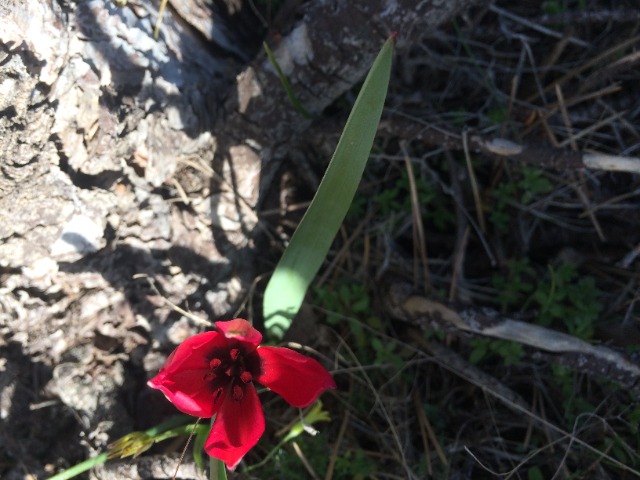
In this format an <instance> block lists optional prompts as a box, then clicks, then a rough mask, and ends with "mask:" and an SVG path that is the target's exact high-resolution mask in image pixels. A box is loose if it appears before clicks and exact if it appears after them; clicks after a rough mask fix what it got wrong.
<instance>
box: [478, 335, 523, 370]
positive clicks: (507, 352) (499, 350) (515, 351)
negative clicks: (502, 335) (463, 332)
mask: <svg viewBox="0 0 640 480" xmlns="http://www.w3.org/2000/svg"><path fill="white" fill-rule="evenodd" d="M469 343H470V345H471V347H472V350H471V353H470V354H469V361H470V362H471V363H479V362H480V361H481V360H483V359H485V358H486V357H487V356H489V355H490V354H494V355H498V356H500V357H501V358H502V360H503V363H504V365H517V364H518V363H520V360H522V356H523V355H524V348H523V347H522V344H520V343H517V342H510V341H507V340H494V339H489V338H474V339H473V340H471V342H469Z"/></svg>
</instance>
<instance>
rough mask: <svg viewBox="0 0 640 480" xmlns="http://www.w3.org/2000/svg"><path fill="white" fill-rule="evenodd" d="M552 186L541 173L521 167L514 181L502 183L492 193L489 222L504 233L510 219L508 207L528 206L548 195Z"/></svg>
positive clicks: (531, 168)
mask: <svg viewBox="0 0 640 480" xmlns="http://www.w3.org/2000/svg"><path fill="white" fill-rule="evenodd" d="M552 189H553V185H552V184H551V182H550V181H549V179H548V178H546V177H545V176H544V174H543V172H542V171H541V170H539V169H537V168H533V167H523V168H522V169H521V171H520V172H519V175H516V176H515V178H514V179H512V180H507V181H503V182H501V183H500V184H498V185H497V186H496V187H495V188H494V189H493V192H492V197H493V202H494V203H493V205H492V208H491V212H490V213H489V220H490V221H491V223H492V224H493V225H494V227H495V228H496V230H497V231H498V232H500V233H506V232H507V231H508V228H509V220H510V218H511V212H510V207H511V206H512V205H515V204H517V203H520V204H522V205H530V204H531V203H532V202H533V201H534V200H535V199H536V198H537V197H538V196H540V195H544V194H546V193H549V192H550V191H551V190H552Z"/></svg>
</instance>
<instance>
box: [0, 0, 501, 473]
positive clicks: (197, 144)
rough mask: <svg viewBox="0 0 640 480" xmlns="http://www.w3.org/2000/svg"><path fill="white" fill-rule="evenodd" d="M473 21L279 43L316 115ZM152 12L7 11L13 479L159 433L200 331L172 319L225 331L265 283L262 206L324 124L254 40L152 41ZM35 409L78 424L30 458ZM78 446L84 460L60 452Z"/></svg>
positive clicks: (333, 12) (390, 5)
mask: <svg viewBox="0 0 640 480" xmlns="http://www.w3.org/2000/svg"><path fill="white" fill-rule="evenodd" d="M174 3H175V6H177V7H180V6H181V5H182V6H183V4H184V3H188V2H180V4H178V3H177V2H174ZM201 3H204V4H205V5H208V7H209V8H211V9H212V11H214V12H216V11H217V12H224V8H223V7H224V6H225V4H223V3H221V2H219V1H216V2H214V4H209V3H207V2H201ZM296 3H297V2H293V5H294V6H295V4H296ZM479 3H488V2H487V1H486V0H482V1H481V0H448V1H436V0H358V1H353V0H349V1H347V0H338V1H335V0H332V1H329V0H310V1H307V2H304V3H301V4H300V5H298V6H297V9H296V10H293V11H291V10H290V11H288V15H286V17H285V18H280V19H279V22H278V31H277V32H272V34H273V35H271V36H270V37H269V38H270V39H269V42H270V43H271V44H272V49H273V50H274V52H275V55H276V58H277V59H278V62H279V65H280V67H281V68H282V69H283V70H284V72H285V73H286V74H287V76H288V78H289V81H290V82H291V84H292V86H293V89H294V91H295V94H296V96H297V97H298V99H299V100H300V102H301V103H302V104H303V105H304V106H305V108H306V109H307V110H309V111H310V112H311V113H313V114H314V115H320V114H321V113H322V111H323V110H324V109H325V108H326V107H327V106H328V105H330V104H331V103H332V102H333V101H334V100H335V99H336V98H338V97H339V96H340V95H342V94H343V93H344V92H345V91H347V90H349V89H351V88H352V87H353V86H354V84H356V83H357V82H358V81H360V80H361V79H362V78H363V76H364V75H365V73H366V71H367V70H368V68H369V67H370V65H371V63H372V61H373V59H374V57H375V55H376V53H377V52H378V50H379V48H380V47H381V45H382V43H383V42H384V40H385V38H386V37H387V36H388V35H390V34H391V33H392V32H397V33H398V38H399V42H398V48H399V49H403V48H408V46H409V45H410V44H411V38H412V36H414V35H415V34H416V33H419V32H420V31H422V30H426V29H433V28H436V27H437V26H438V25H440V24H442V23H443V22H445V21H447V20H448V19H450V18H451V17H452V16H453V15H455V14H457V13H458V12H459V11H461V9H462V8H465V7H468V6H470V5H473V4H479ZM232 4H234V2H227V4H226V5H227V6H228V5H232ZM154 5H155V3H152V2H151V1H150V0H137V1H135V2H133V1H132V2H129V3H127V4H126V5H124V6H123V7H118V6H117V5H116V4H115V3H112V2H109V1H100V0H88V1H78V2H71V1H68V0H58V1H57V2H54V1H46V2H45V1H43V2H32V1H28V2H23V1H19V0H0V151H1V152H2V162H1V164H0V168H1V169H2V175H1V176H0V334H1V336H0V357H3V358H4V363H3V364H0V370H4V371H9V372H15V375H12V376H5V377H4V378H5V379H4V380H3V381H2V382H0V406H2V412H3V415H2V416H1V418H2V419H3V420H2V422H3V424H4V425H3V427H2V428H0V432H7V433H6V434H0V435H1V436H0V444H2V445H7V444H9V443H10V444H12V445H16V444H20V443H21V442H22V447H21V448H19V449H16V448H13V447H12V448H11V449H9V450H7V451H8V452H10V453H9V454H10V455H11V458H12V460H13V461H14V462H15V466H14V467H13V469H12V470H10V471H9V472H8V473H7V474H6V475H3V478H20V472H23V471H31V472H34V473H36V474H38V475H40V474H42V468H44V465H45V464H46V463H52V464H53V465H54V466H55V467H56V468H58V467H61V466H63V465H64V463H65V461H64V460H60V458H71V457H73V458H76V459H77V455H78V452H79V451H82V448H80V447H79V443H78V440H77V439H78V438H79V437H78V436H79V434H80V432H84V434H85V439H87V440H86V443H85V447H86V448H88V449H89V450H93V451H97V450H100V449H101V448H103V447H104V446H105V444H106V443H108V441H109V440H113V438H114V436H115V435H117V434H119V433H126V432H127V431H128V430H130V429H131V428H132V427H133V419H132V417H135V419H136V424H137V425H139V424H140V423H143V424H144V423H151V422H153V421H154V418H153V416H154V414H153V413H151V414H150V413H149V412H150V411H154V410H161V407H159V406H158V407H155V405H161V404H162V398H159V399H158V398H157V397H155V396H153V395H152V394H150V393H148V392H146V390H145V389H144V381H145V379H146V375H147V373H148V372H149V373H153V372H154V371H155V370H157V369H158V368H159V367H160V366H161V364H162V361H163V359H164V356H165V355H166V353H167V352H168V351H170V349H171V348H173V347H174V346H175V345H176V344H177V343H179V342H180V341H181V340H183V339H184V338H185V337H186V336H188V335H191V334H193V333H195V332H196V331H198V329H200V328H201V327H202V322H201V321H198V320H197V319H194V318H195V317H194V316H193V315H183V314H182V313H180V311H178V310H176V309H175V308H171V306H172V305H174V306H177V307H180V308H181V309H183V310H188V311H190V312H192V313H193V314H194V315H199V316H200V317H201V318H208V317H211V319H214V318H222V317H226V316H230V315H232V314H233V313H234V311H235V309H236V308H237V307H238V305H239V304H240V303H241V302H242V301H243V300H244V298H245V296H246V292H247V290H248V288H249V287H250V285H251V282H252V281H253V279H254V278H255V276H256V275H257V274H258V273H263V272H264V271H266V270H267V269H268V266H267V265H265V264H263V265H260V266H259V267H258V266H257V263H256V256H255V248H254V240H255V236H256V232H257V230H258V229H257V228H256V227H257V226H258V225H259V221H260V205H261V202H262V201H263V199H264V198H265V196H266V195H267V193H268V191H269V189H270V188H273V186H274V185H276V184H278V180H279V179H278V178H277V177H276V175H277V173H278V169H279V166H280V164H281V162H282V160H283V159H284V158H285V157H286V156H287V155H288V152H289V149H290V148H291V146H292V145H293V144H296V143H298V142H300V137H301V135H302V134H303V132H304V131H305V129H307V128H308V127H309V125H310V124H311V123H312V121H313V120H305V119H303V118H301V116H300V115H299V114H298V113H297V112H296V111H295V109H294V108H293V107H292V106H291V103H290V101H289V100H288V99H287V97H286V94H285V91H284V89H283V88H282V86H281V85H280V81H279V79H278V77H277V75H276V74H275V71H274V69H273V67H272V66H271V65H270V64H269V61H268V60H267V58H266V55H265V54H264V52H262V53H258V54H257V55H255V56H252V55H254V53H255V48H256V45H254V44H251V41H249V40H247V43H249V45H247V46H246V48H244V46H242V45H241V46H238V44H237V41H238V40H237V39H238V38H241V39H242V38H249V37H250V36H251V28H250V26H249V27H247V25H245V26H244V27H243V28H244V29H245V31H246V30H247V28H248V29H249V30H248V31H249V33H248V34H247V35H244V36H243V35H240V36H237V37H233V36H232V35H234V32H236V31H235V30H234V28H233V26H234V24H233V22H234V21H235V20H234V12H233V10H232V9H228V10H227V11H226V13H225V14H224V15H223V14H222V13H221V14H220V18H222V19H223V20H222V21H221V22H216V19H215V17H214V20H213V22H211V21H210V19H206V18H205V20H207V21H206V22H204V23H199V24H198V25H197V26H195V28H194V23H196V22H195V21H194V20H193V18H191V20H192V21H191V23H190V21H189V20H190V18H189V15H190V14H189V13H188V11H186V10H184V9H181V8H177V7H176V8H174V9H169V10H168V12H167V13H165V15H164V18H163V22H162V28H161V35H160V38H159V40H158V41H156V40H154V38H153V28H154V24H155V20H156V15H157V11H156V7H155V6H154ZM245 7H246V5H245ZM245 12H246V10H245ZM243 15H245V14H243ZM243 18H249V17H243ZM296 19H297V20H296ZM260 28H261V27H260V25H259V24H256V29H257V30H259V29H260ZM209 30H210V31H209ZM208 31H209V34H208V35H207V32H208ZM275 34H277V35H275ZM276 37H277V38H278V40H277V41H276V40H274V38H276ZM230 38H232V39H235V40H232V41H229V39H230ZM225 39H226V40H225ZM210 42H216V44H215V45H214V44H212V43H210ZM246 58H251V61H250V63H248V64H245V63H244V62H245V59H246ZM9 351H10V352H13V353H11V355H9V354H8V353H7V352H9ZM124 365H126V367H127V368H126V369H123V366H124ZM34 372H35V373H34ZM114 372H115V373H114ZM36 373H37V375H36ZM27 379H30V380H27ZM123 391H125V392H127V395H129V400H128V401H127V402H128V403H127V402H124V401H123V400H122V397H123V395H121V393H122V392H123ZM16 392H17V393H16ZM141 392H142V393H141ZM18 393H20V395H18ZM90 395H94V399H93V400H91V401H89V400H87V398H86V397H87V396H90ZM43 402H44V403H43ZM47 402H50V403H47ZM155 402H157V403H155ZM29 405H30V406H32V407H33V406H34V405H35V406H38V405H45V406H44V407H42V409H43V410H42V411H41V413H42V415H44V417H47V416H49V417H51V418H60V415H62V413H61V412H63V411H68V410H67V409H68V408H71V409H72V410H73V411H74V412H76V414H77V418H78V419H79V420H78V423H77V424H76V425H75V426H72V427H70V426H69V424H68V422H67V423H64V422H63V423H62V424H61V425H63V426H61V427H60V428H64V431H62V430H60V429H59V428H58V427H57V426H56V425H55V422H54V424H53V425H51V428H50V429H49V431H48V432H42V436H41V437H40V440H39V443H37V445H36V444H35V443H33V442H32V441H31V440H30V439H32V438H33V436H32V435H31V434H30V433H29V432H30V430H29V429H30V428H31V427H32V426H27V428H26V429H25V428H23V427H24V426H19V425H18V424H17V423H15V416H16V415H24V414H25V410H24V409H25V408H26V406H29ZM150 407H153V408H150ZM26 412H27V414H28V412H29V409H28V408H27V410H26ZM160 413H161V412H160ZM160 413H158V415H160ZM34 418H35V417H34ZM38 418H40V417H38ZM47 418H48V417H47ZM65 418H66V417H65ZM40 420H43V419H42V418H40ZM65 425H66V426H65ZM5 427H7V428H5ZM34 428H35V427H34ZM32 433H33V432H32ZM89 437H91V438H90V439H89ZM29 442H31V443H29ZM65 442H68V443H69V444H70V445H71V444H72V445H76V446H78V448H75V449H74V448H68V449H66V450H65V449H62V450H61V449H60V448H57V449H52V448H51V445H53V444H58V445H64V444H65ZM83 448H84V447H83ZM65 455H69V456H70V457H65ZM74 455H75V456H76V457H74ZM69 461H72V460H69ZM24 469H26V470H24Z"/></svg>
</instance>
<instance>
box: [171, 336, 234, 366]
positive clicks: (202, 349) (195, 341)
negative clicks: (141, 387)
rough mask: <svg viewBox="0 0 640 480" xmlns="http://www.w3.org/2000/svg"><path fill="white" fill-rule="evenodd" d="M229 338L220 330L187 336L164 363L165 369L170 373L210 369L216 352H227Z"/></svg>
mask: <svg viewBox="0 0 640 480" xmlns="http://www.w3.org/2000/svg"><path fill="white" fill-rule="evenodd" d="M227 350H228V346H227V340H226V338H225V337H224V335H220V334H219V333H218V332H204V333H199V334H197V335H194V336H193V337H189V338H187V339H186V340H185V341H184V342H182V343H181V344H180V345H178V348H176V349H175V350H174V351H173V353H172V354H171V355H169V358H167V361H166V362H165V364H164V370H166V371H167V373H168V374H169V375H170V374H171V373H173V372H177V371H180V370H199V369H203V368H206V369H209V362H210V361H211V359H212V357H213V355H214V353H215V352H217V351H220V352H226V351H227Z"/></svg>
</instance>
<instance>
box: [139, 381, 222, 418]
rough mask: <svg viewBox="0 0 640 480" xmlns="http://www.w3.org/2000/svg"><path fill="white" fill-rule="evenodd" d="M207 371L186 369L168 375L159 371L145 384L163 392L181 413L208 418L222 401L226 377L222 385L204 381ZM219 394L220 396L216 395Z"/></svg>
mask: <svg viewBox="0 0 640 480" xmlns="http://www.w3.org/2000/svg"><path fill="white" fill-rule="evenodd" d="M208 372H209V370H188V371H181V372H178V373H175V374H173V376H172V377H168V376H167V374H166V372H165V371H161V372H160V373H159V374H158V375H156V376H155V377H154V378H152V379H151V380H149V381H148V382H147V385H149V386H150V387H152V388H155V389H158V390H160V391H161V392H162V393H164V394H165V396H166V397H167V399H168V400H169V401H170V402H171V403H173V405H174V406H175V407H176V408H177V409H178V410H180V411H181V412H182V413H186V414H187V415H193V416H194V417H203V418H209V417H212V416H213V415H215V413H216V411H217V410H218V409H219V408H220V405H221V404H222V403H223V402H224V393H225V390H226V388H225V387H226V384H227V383H228V379H226V378H225V384H223V385H219V384H218V385H215V381H211V380H209V381H207V382H205V381H203V379H204V376H205V375H206V374H207V373H208ZM220 389H221V390H220ZM220 394H221V395H222V396H220V397H218V395H220ZM216 399H217V401H216Z"/></svg>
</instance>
